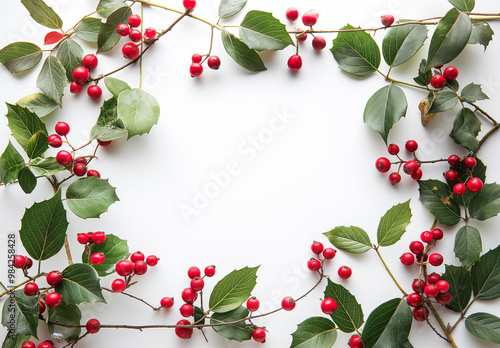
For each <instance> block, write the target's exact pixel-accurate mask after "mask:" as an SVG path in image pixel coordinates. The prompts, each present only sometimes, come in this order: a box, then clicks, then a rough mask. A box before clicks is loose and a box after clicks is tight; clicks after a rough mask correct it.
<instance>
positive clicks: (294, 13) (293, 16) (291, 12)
mask: <svg viewBox="0 0 500 348" xmlns="http://www.w3.org/2000/svg"><path fill="white" fill-rule="evenodd" d="M298 18H299V11H298V10H297V9H296V8H295V7H290V8H289V9H288V10H286V19H288V20H289V21H290V22H294V21H296V20H297V19H298Z"/></svg>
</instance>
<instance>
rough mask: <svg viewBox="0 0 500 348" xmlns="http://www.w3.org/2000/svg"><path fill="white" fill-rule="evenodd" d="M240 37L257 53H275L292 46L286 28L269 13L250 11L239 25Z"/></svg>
mask: <svg viewBox="0 0 500 348" xmlns="http://www.w3.org/2000/svg"><path fill="white" fill-rule="evenodd" d="M240 26H241V27H240V37H241V39H242V40H243V42H244V43H246V44H247V45H248V47H250V48H252V49H254V50H257V51H263V50H268V51H277V50H282V49H283V48H285V47H287V46H289V45H292V46H294V43H293V40H292V38H291V37H290V35H289V34H288V32H287V30H286V26H285V25H284V24H282V23H281V22H280V21H279V19H276V18H274V17H273V15H272V14H271V13H269V12H262V11H250V12H248V13H247V15H246V16H245V18H244V19H243V21H242V22H241V24H240Z"/></svg>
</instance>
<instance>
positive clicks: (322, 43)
mask: <svg viewBox="0 0 500 348" xmlns="http://www.w3.org/2000/svg"><path fill="white" fill-rule="evenodd" d="M312 46H313V48H314V49H315V50H316V51H321V50H322V49H324V48H325V47H326V40H325V38H324V37H323V36H315V37H314V39H313V41H312Z"/></svg>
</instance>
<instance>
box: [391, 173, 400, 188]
mask: <svg viewBox="0 0 500 348" xmlns="http://www.w3.org/2000/svg"><path fill="white" fill-rule="evenodd" d="M400 181H401V175H400V174H399V173H396V172H394V173H391V174H389V182H390V183H391V184H393V185H396V184H398V183H399V182H400Z"/></svg>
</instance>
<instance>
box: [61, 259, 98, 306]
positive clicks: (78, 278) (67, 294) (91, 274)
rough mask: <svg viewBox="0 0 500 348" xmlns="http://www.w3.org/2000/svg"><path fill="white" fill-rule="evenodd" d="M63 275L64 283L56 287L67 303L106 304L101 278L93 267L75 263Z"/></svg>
mask: <svg viewBox="0 0 500 348" xmlns="http://www.w3.org/2000/svg"><path fill="white" fill-rule="evenodd" d="M62 275H63V281H62V283H61V284H59V285H57V286H56V291H57V292H58V293H59V294H61V297H62V298H63V299H64V302H65V303H67V304H75V305H77V304H80V303H84V302H86V303H95V302H103V303H106V301H105V300H104V297H103V296H102V290H101V285H100V284H99V276H98V275H97V273H96V271H95V270H94V268H92V266H90V265H86V264H83V263H75V264H73V265H70V266H68V267H66V269H65V270H64V271H62Z"/></svg>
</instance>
